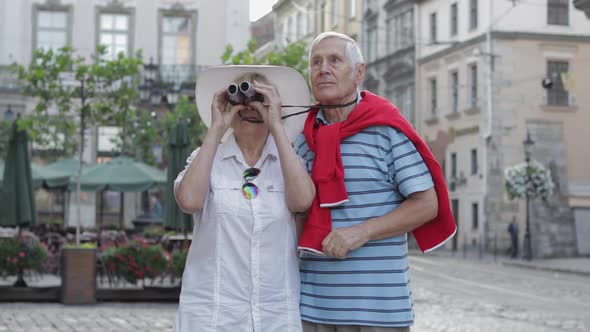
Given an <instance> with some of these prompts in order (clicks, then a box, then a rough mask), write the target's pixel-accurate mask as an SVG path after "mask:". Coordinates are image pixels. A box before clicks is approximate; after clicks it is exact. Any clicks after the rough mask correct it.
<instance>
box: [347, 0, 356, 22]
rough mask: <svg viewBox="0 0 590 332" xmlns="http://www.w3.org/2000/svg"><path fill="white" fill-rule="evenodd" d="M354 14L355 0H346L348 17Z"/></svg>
mask: <svg viewBox="0 0 590 332" xmlns="http://www.w3.org/2000/svg"><path fill="white" fill-rule="evenodd" d="M355 16H356V0H348V17H350V18H353V17H355Z"/></svg>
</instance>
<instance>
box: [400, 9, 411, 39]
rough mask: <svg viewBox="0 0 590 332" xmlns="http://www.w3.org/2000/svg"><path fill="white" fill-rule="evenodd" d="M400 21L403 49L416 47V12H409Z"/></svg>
mask: <svg viewBox="0 0 590 332" xmlns="http://www.w3.org/2000/svg"><path fill="white" fill-rule="evenodd" d="M400 20H402V29H401V30H402V33H401V38H400V39H401V43H402V45H401V47H402V48H406V47H410V46H412V45H414V22H413V20H414V11H412V10H409V11H407V12H405V13H403V14H402V15H401V17H400Z"/></svg>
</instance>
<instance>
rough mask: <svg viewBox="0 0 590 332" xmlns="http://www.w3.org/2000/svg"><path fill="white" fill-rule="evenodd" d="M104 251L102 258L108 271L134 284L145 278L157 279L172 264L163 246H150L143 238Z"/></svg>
mask: <svg viewBox="0 0 590 332" xmlns="http://www.w3.org/2000/svg"><path fill="white" fill-rule="evenodd" d="M103 249H104V251H103V252H102V254H101V258H102V260H103V262H104V264H105V266H106V269H107V271H108V272H109V273H110V274H111V275H112V276H115V277H119V278H122V279H124V280H125V281H127V282H130V283H132V284H137V281H138V280H143V279H144V278H152V279H153V278H155V277H157V276H158V275H159V274H161V273H163V272H165V271H166V270H167V269H168V265H169V262H170V257H169V255H168V254H167V253H166V252H165V251H164V249H162V246H160V245H159V244H158V245H148V244H147V243H146V242H145V240H143V239H141V238H136V239H134V240H133V241H130V242H128V243H126V244H124V245H122V246H116V245H113V246H108V247H106V248H104V247H103Z"/></svg>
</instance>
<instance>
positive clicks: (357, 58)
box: [308, 31, 365, 68]
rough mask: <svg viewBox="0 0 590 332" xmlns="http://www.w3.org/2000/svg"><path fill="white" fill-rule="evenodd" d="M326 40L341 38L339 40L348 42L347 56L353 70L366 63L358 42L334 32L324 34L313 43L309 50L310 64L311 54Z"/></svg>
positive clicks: (309, 60)
mask: <svg viewBox="0 0 590 332" xmlns="http://www.w3.org/2000/svg"><path fill="white" fill-rule="evenodd" d="M326 38H339V39H342V40H344V41H345V42H346V56H347V57H348V59H350V61H351V62H352V65H353V68H356V65H358V64H360V63H365V60H364V59H363V54H362V53H361V49H360V47H359V45H358V44H357V42H356V41H355V40H354V39H352V38H350V37H349V36H347V35H345V34H343V33H339V32H334V31H328V32H322V33H320V34H319V35H318V36H317V37H315V39H314V40H313V42H312V43H311V47H310V48H309V55H308V62H309V63H311V52H312V51H313V48H314V47H315V46H316V45H317V44H318V43H319V42H321V41H322V40H324V39H326Z"/></svg>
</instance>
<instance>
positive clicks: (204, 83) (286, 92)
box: [195, 65, 310, 141]
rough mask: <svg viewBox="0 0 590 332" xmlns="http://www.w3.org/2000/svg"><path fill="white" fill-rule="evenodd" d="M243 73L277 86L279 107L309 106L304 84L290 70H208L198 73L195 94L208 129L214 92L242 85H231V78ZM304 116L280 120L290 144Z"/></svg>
mask: <svg viewBox="0 0 590 332" xmlns="http://www.w3.org/2000/svg"><path fill="white" fill-rule="evenodd" d="M245 73H260V74H262V75H264V76H265V77H266V78H267V79H268V80H269V81H270V82H271V83H272V84H274V85H275V86H276V87H277V89H278V92H279V96H280V98H281V104H282V105H309V102H310V93H309V87H308V85H307V82H306V81H305V78H303V76H302V75H301V74H299V72H297V71H296V70H295V69H293V68H289V67H282V66H263V65H257V66H248V65H235V66H217V67H211V68H208V69H205V70H204V71H202V72H201V73H199V77H198V80H197V87H196V95H195V99H196V101H197V109H198V110H199V115H200V116H201V120H203V123H204V124H205V125H206V126H207V128H209V126H210V125H211V102H212V101H213V95H214V94H215V92H217V91H219V90H221V89H224V88H227V87H228V86H229V85H230V84H231V83H238V84H239V83H241V82H234V79H236V78H237V77H238V76H241V75H242V74H245ZM306 109H307V108H305V107H285V108H283V109H282V114H283V116H286V115H290V114H293V113H297V112H302V111H305V110H306ZM306 117H307V113H302V114H298V115H294V116H291V117H288V118H286V119H284V120H283V126H284V127H285V132H286V133H287V136H288V137H289V139H290V140H291V141H294V140H295V138H297V136H298V135H299V134H300V133H301V131H302V130H303V124H304V122H305V119H306ZM230 130H231V129H230ZM226 136H227V135H226Z"/></svg>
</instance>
